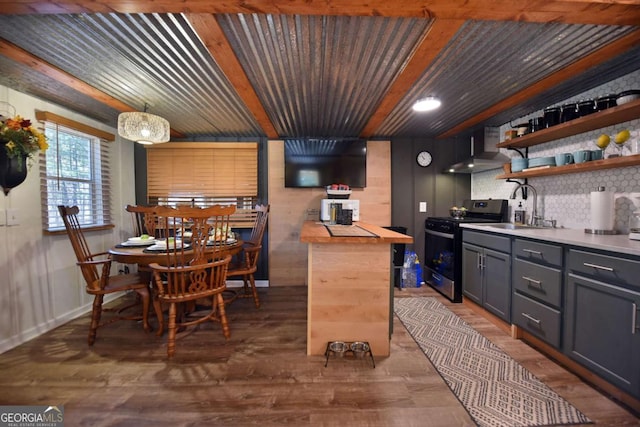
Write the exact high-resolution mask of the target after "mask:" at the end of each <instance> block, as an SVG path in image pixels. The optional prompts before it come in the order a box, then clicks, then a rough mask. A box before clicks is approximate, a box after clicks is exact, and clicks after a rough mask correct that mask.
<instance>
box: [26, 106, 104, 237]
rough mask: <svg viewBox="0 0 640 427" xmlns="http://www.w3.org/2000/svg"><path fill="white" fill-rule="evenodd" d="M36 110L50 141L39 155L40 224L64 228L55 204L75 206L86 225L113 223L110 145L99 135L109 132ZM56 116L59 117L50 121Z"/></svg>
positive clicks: (46, 227)
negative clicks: (44, 150)
mask: <svg viewBox="0 0 640 427" xmlns="http://www.w3.org/2000/svg"><path fill="white" fill-rule="evenodd" d="M39 113H40V117H39V114H36V117H38V119H39V120H41V119H44V131H45V135H46V136H47V139H48V142H49V148H48V149H47V151H46V152H45V153H44V154H42V155H41V156H40V182H41V197H42V218H43V219H42V221H43V228H44V229H45V230H46V231H49V232H56V231H60V230H64V224H63V222H62V218H60V214H59V213H58V205H65V206H78V208H79V209H80V213H79V215H78V218H79V220H80V223H81V225H82V226H84V227H86V228H94V227H95V228H104V227H112V226H113V224H112V218H111V185H110V179H109V175H110V173H109V171H110V158H109V147H108V142H107V141H106V140H105V139H102V138H101V136H108V135H109V134H105V133H103V132H102V131H99V130H97V129H96V130H95V132H92V131H93V130H94V129H92V128H90V127H88V126H85V125H82V124H80V123H75V122H72V121H70V120H67V119H64V118H60V117H58V116H55V115H51V114H50V113H49V115H46V114H47V113H42V112H39ZM42 114H45V116H44V117H42ZM56 118H58V119H61V120H56V121H53V120H55V119H56ZM60 122H64V123H65V124H61V123H60Z"/></svg>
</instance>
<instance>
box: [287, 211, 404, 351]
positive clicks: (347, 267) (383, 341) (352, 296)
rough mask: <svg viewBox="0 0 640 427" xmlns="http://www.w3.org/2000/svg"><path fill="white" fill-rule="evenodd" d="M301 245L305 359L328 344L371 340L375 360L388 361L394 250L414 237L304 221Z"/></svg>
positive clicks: (367, 227)
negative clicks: (303, 251) (304, 260)
mask: <svg viewBox="0 0 640 427" xmlns="http://www.w3.org/2000/svg"><path fill="white" fill-rule="evenodd" d="M329 228H331V232H330V231H329ZM300 241H301V242H303V243H308V249H307V251H308V252H307V265H308V271H307V286H308V297H307V298H308V303H307V354H308V355H322V354H324V353H325V351H326V348H327V343H328V342H330V341H367V342H369V344H370V346H371V351H372V353H373V355H374V356H388V355H389V339H390V332H391V327H390V325H391V322H392V317H391V316H392V313H391V310H392V306H391V303H392V298H393V278H392V271H391V259H392V250H393V246H392V245H393V244H394V243H405V244H410V243H413V238H412V237H411V236H407V235H404V234H400V233H396V232H394V231H391V230H388V229H386V228H383V227H379V226H376V225H373V224H367V223H362V222H357V223H355V224H354V225H338V226H329V227H327V226H325V225H324V224H323V223H321V222H317V221H305V222H304V224H303V225H302V230H301V233H300Z"/></svg>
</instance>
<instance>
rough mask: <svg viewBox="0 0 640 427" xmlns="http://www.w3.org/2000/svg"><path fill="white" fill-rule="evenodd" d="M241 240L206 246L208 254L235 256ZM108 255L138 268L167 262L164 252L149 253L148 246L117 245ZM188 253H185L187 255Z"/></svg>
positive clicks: (240, 246) (240, 248)
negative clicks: (208, 249)
mask: <svg viewBox="0 0 640 427" xmlns="http://www.w3.org/2000/svg"><path fill="white" fill-rule="evenodd" d="M243 243H244V242H243V241H242V240H239V239H238V240H236V241H235V242H233V243H224V244H223V245H222V246H221V247H220V246H218V245H215V246H214V245H211V246H207V248H210V252H214V250H215V251H216V252H217V253H218V254H219V255H220V256H221V257H224V256H226V255H232V256H233V255H235V254H237V253H238V252H240V251H241V250H242V245H243ZM108 252H109V255H110V256H111V259H112V260H113V261H115V262H119V263H122V264H137V265H138V267H148V266H149V264H153V263H158V264H160V265H163V264H164V263H165V262H166V261H167V253H166V251H149V250H148V246H125V245H123V244H118V245H116V246H113V247H112V248H110V249H109V251H108ZM188 253H189V251H185V254H188Z"/></svg>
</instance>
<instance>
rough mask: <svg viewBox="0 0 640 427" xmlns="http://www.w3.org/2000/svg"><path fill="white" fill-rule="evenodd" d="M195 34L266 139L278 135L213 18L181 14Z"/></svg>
mask: <svg viewBox="0 0 640 427" xmlns="http://www.w3.org/2000/svg"><path fill="white" fill-rule="evenodd" d="M185 17H186V19H187V20H188V21H189V23H190V24H191V26H192V27H193V30H194V31H195V33H196V34H197V35H198V36H199V37H200V40H202V43H203V44H204V45H205V46H206V48H207V49H208V50H209V53H210V54H211V56H212V57H213V58H214V60H215V61H216V63H217V64H218V66H219V67H220V69H221V70H222V72H223V73H224V74H225V76H226V77H227V78H228V79H229V81H230V82H231V84H232V86H233V87H234V88H235V89H236V91H237V92H238V96H240V98H242V100H243V102H244V103H245V105H246V106H247V108H249V110H250V111H251V113H252V114H253V116H254V117H255V119H256V120H257V122H258V124H260V126H261V127H262V130H263V131H264V132H265V134H266V135H267V138H269V139H277V138H278V132H277V131H276V129H275V127H274V126H273V123H272V122H271V120H270V119H269V116H268V114H267V112H266V111H265V109H264V106H263V105H262V102H260V99H259V98H258V94H257V93H256V91H255V89H254V88H253V86H252V84H251V82H250V81H249V78H248V77H247V75H246V73H245V72H244V69H243V68H242V65H241V64H240V61H238V57H237V56H236V54H235V52H234V50H233V48H232V47H231V44H230V43H229V40H228V39H227V38H226V36H225V35H224V32H223V31H222V28H220V24H219V23H218V21H217V19H216V17H215V16H214V15H211V14H202V13H199V14H194V13H189V14H186V15H185Z"/></svg>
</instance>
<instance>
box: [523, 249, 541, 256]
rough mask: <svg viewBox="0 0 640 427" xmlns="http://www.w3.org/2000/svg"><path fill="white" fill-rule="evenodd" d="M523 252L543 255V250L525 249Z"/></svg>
mask: <svg viewBox="0 0 640 427" xmlns="http://www.w3.org/2000/svg"><path fill="white" fill-rule="evenodd" d="M522 252H526V253H528V254H531V255H542V252H540V251H534V250H533V249H523V250H522Z"/></svg>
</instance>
